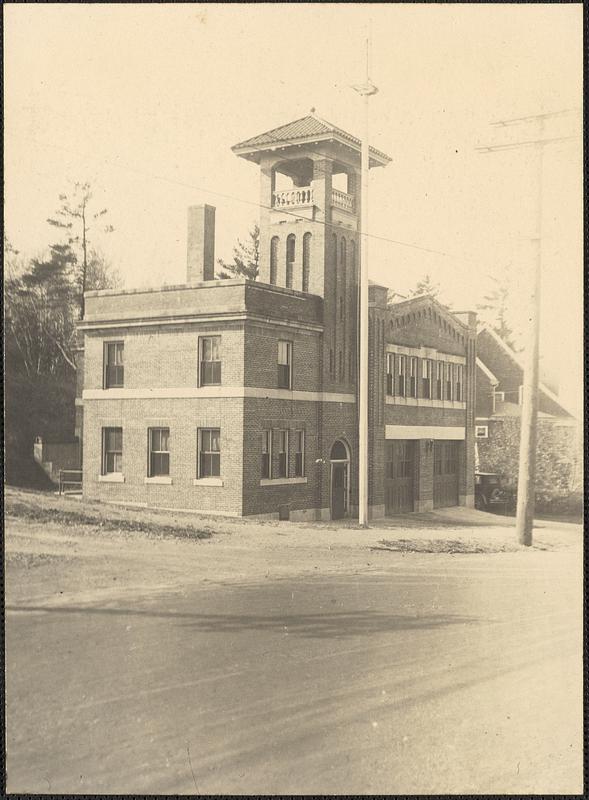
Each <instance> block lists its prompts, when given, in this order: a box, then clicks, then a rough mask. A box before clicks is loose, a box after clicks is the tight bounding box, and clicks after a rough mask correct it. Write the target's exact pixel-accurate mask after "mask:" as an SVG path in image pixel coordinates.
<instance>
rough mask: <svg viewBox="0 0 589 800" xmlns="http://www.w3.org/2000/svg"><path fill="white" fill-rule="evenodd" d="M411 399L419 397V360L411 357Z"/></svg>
mask: <svg viewBox="0 0 589 800" xmlns="http://www.w3.org/2000/svg"><path fill="white" fill-rule="evenodd" d="M408 396H409V397H417V358H416V357H415V356H410V357H409V394H408Z"/></svg>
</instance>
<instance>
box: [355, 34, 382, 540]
mask: <svg viewBox="0 0 589 800" xmlns="http://www.w3.org/2000/svg"><path fill="white" fill-rule="evenodd" d="M369 73H370V38H367V39H366V81H365V82H364V83H363V84H361V85H359V86H353V87H352V88H353V89H354V90H355V91H356V92H358V94H359V95H361V96H362V97H363V98H364V132H363V136H362V154H361V170H362V191H361V205H360V280H359V283H360V303H359V320H358V322H359V329H360V343H359V347H360V353H359V366H360V369H359V376H358V377H359V389H358V523H359V524H360V525H361V526H363V527H368V236H367V227H368V171H369V169H370V145H369V141H368V137H369V116H368V101H369V98H370V97H371V95H373V94H376V93H377V91H378V89H377V88H376V86H374V84H373V83H372V81H371V80H370V75H369Z"/></svg>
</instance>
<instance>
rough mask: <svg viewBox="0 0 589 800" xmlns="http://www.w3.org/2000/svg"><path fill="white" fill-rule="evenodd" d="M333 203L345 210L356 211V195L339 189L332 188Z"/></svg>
mask: <svg viewBox="0 0 589 800" xmlns="http://www.w3.org/2000/svg"><path fill="white" fill-rule="evenodd" d="M331 205H332V206H334V207H335V208H341V209H343V210H344V211H349V212H350V213H351V214H353V213H354V195H353V194H347V192H341V191H340V190H339V189H332V190H331Z"/></svg>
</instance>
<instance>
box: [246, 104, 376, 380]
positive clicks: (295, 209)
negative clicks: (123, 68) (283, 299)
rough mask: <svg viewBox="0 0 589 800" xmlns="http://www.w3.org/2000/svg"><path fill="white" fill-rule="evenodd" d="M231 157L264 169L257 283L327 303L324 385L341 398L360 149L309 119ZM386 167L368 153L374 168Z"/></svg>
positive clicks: (349, 371)
mask: <svg viewBox="0 0 589 800" xmlns="http://www.w3.org/2000/svg"><path fill="white" fill-rule="evenodd" d="M232 150H233V152H234V153H235V154H236V155H238V156H240V157H241V158H245V159H247V160H249V161H253V162H254V163H256V164H258V165H259V167H260V206H261V208H260V275H259V280H260V281H261V282H262V283H266V284H270V285H276V286H281V287H284V288H287V289H291V290H293V291H295V292H303V293H308V294H313V295H319V296H320V297H322V298H323V301H324V306H323V323H324V337H323V348H324V349H323V363H324V381H325V383H326V384H327V387H332V388H334V389H335V388H339V389H340V391H341V389H342V386H344V385H347V386H350V385H353V384H355V380H356V317H357V306H356V303H357V295H358V269H359V250H360V248H359V243H358V236H359V233H360V230H359V228H360V206H361V197H360V185H361V181H360V178H361V173H360V162H361V158H360V152H361V142H360V140H359V139H357V138H356V137H354V136H352V135H351V134H349V133H346V132H345V131H343V130H341V129H340V128H337V127H336V126H335V125H332V124H331V123H328V122H326V121H325V120H322V119H320V118H319V117H317V116H316V115H315V114H314V113H312V114H310V115H308V116H306V117H303V118H302V119H299V120H296V121H295V122H291V123H288V124H287V125H282V126H281V127H279V128H275V129H273V130H271V131H267V132H266V133H262V134H259V135H258V136H254V137H252V138H251V139H247V140H246V141H244V142H240V143H239V144H237V145H235V146H234V147H233V148H232ZM389 161H390V158H389V157H388V156H387V155H385V154H384V153H381V152H379V151H378V150H374V149H373V148H371V149H370V167H376V166H384V165H386V164H387V163H388V162H389ZM327 387H326V388H327Z"/></svg>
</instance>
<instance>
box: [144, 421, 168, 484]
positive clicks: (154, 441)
mask: <svg viewBox="0 0 589 800" xmlns="http://www.w3.org/2000/svg"><path fill="white" fill-rule="evenodd" d="M148 442H149V457H148V467H149V477H150V478H153V477H155V476H156V475H169V474H170V429H169V428H150V429H149V436H148Z"/></svg>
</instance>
